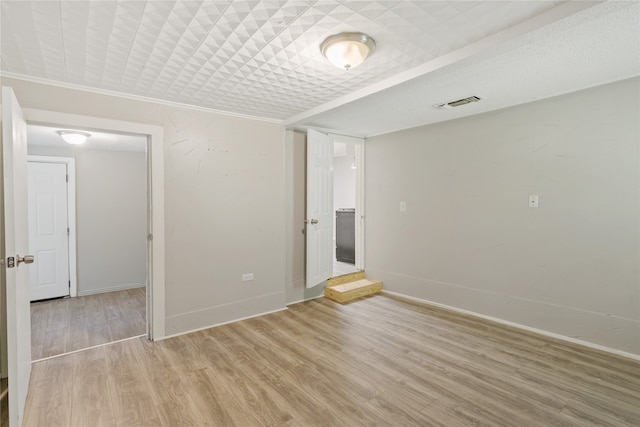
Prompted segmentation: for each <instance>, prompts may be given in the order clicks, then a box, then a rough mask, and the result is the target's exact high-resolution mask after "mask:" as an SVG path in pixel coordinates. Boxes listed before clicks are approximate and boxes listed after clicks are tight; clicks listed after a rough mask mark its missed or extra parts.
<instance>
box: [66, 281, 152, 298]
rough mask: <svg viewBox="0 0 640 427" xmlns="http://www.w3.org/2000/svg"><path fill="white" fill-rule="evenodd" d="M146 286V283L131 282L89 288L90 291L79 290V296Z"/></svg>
mask: <svg viewBox="0 0 640 427" xmlns="http://www.w3.org/2000/svg"><path fill="white" fill-rule="evenodd" d="M145 286H146V285H145V284H140V283H131V284H128V285H118V286H112V287H109V288H100V289H89V290H88V291H81V290H78V296H79V297H84V296H87V295H95V294H106V293H108V292H116V291H125V290H127V289H136V288H144V287H145Z"/></svg>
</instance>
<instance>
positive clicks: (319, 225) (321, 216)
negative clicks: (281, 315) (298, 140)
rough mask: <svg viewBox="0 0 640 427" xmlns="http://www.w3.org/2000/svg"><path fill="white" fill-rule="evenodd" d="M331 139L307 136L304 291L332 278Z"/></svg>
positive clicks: (322, 135)
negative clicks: (305, 272)
mask: <svg viewBox="0 0 640 427" xmlns="http://www.w3.org/2000/svg"><path fill="white" fill-rule="evenodd" d="M333 215H334V213H333V138H331V137H330V136H329V135H327V134H324V133H321V132H318V131H316V130H313V129H310V130H309V132H308V133H307V220H306V222H307V228H306V230H307V231H306V236H307V288H312V287H314V286H317V285H319V284H321V283H322V282H324V281H325V280H327V279H328V278H330V277H331V276H333V248H332V247H331V245H332V243H333Z"/></svg>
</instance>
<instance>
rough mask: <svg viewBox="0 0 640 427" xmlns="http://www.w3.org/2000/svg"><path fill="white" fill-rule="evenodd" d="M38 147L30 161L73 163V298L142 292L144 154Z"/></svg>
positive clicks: (144, 245)
mask: <svg viewBox="0 0 640 427" xmlns="http://www.w3.org/2000/svg"><path fill="white" fill-rule="evenodd" d="M37 143H38V141H29V147H28V148H29V154H30V155H45V156H57V157H74V158H75V159H76V223H77V225H76V229H77V252H78V257H77V265H78V271H77V274H78V295H88V294H94V293H100V292H110V291H114V290H120V289H127V288H133V287H140V286H144V285H145V280H146V245H147V175H146V154H145V153H143V152H137V153H136V152H124V151H105V150H91V149H88V147H86V146H78V147H68V148H66V147H65V148H62V147H45V146H38V145H33V144H37Z"/></svg>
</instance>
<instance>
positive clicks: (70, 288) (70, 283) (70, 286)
mask: <svg viewBox="0 0 640 427" xmlns="http://www.w3.org/2000/svg"><path fill="white" fill-rule="evenodd" d="M69 289H71V280H69Z"/></svg>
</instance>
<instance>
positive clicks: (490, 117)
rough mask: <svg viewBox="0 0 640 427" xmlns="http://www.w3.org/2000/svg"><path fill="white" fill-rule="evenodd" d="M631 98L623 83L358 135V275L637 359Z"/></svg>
mask: <svg viewBox="0 0 640 427" xmlns="http://www.w3.org/2000/svg"><path fill="white" fill-rule="evenodd" d="M639 93H640V79H638V78H635V79H630V80H626V81H622V82H617V83H613V84H609V85H606V86H601V87H597V88H593V89H589V90H584V91H580V92H576V93H572V94H569V95H565V96H560V97H556V98H552V99H547V100H542V101H539V102H534V103H530V104H526V105H522V106H518V107H514V108H509V109H505V110H500V111H495V112H491V113H487V114H482V115H478V116H473V117H468V118H464V119H459V120H453V121H449V122H444V123H440V124H435V125H431V126H425V127H420V128H415V129H410V130H406V131H402V132H395V133H392V134H388V135H383V136H378V137H375V138H370V139H368V140H367V152H366V162H367V169H366V171H367V172H366V210H367V218H366V230H367V234H366V254H367V256H366V270H367V274H368V275H370V276H372V277H375V278H378V279H381V280H383V281H384V287H385V288H386V289H387V290H390V291H395V292H399V293H403V294H406V295H410V296H413V297H417V298H421V299H426V300H430V301H434V302H437V303H441V304H446V305H449V306H453V307H457V308H462V309H466V310H470V311H472V312H476V313H480V314H484V315H488V316H493V317H497V318H500V319H504V320H507V321H511V322H515V323H518V324H521V325H526V326H529V327H533V328H539V329H542V330H546V331H549V332H552V333H557V334H561V335H565V336H567V337H572V338H576V339H579V340H583V341H588V342H591V343H595V344H598V345H602V346H607V347H610V348H613V349H617V350H621V351H625V352H630V353H635V354H640V275H639V261H640V237H639V236H640V223H639V218H640V207H639V206H640V169H639V163H640V148H639V147H640V141H639V140H640V127H639V122H640V121H639V118H640V107H639V103H640V97H638V94H639ZM461 108H465V107H461ZM443 114H446V112H443ZM530 194H537V195H539V197H540V207H539V208H537V209H531V208H529V207H528V205H527V198H528V196H529V195H530ZM401 201H405V202H407V212H406V213H400V212H399V203H400V202H401Z"/></svg>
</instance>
